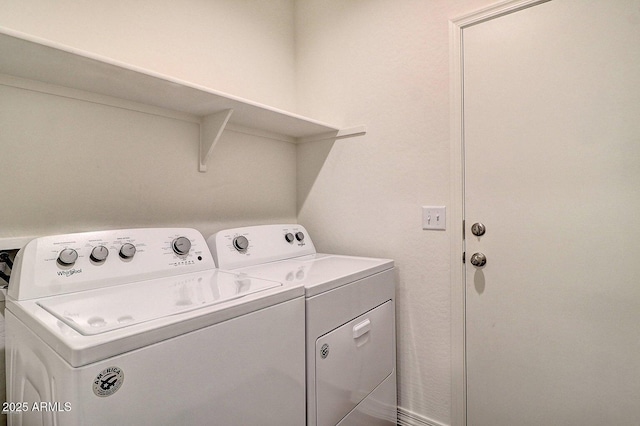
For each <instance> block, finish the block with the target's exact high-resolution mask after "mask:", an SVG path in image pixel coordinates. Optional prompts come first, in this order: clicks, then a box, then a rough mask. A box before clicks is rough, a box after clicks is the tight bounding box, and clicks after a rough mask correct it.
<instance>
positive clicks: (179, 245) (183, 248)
mask: <svg viewBox="0 0 640 426" xmlns="http://www.w3.org/2000/svg"><path fill="white" fill-rule="evenodd" d="M171 248H173V251H174V252H175V253H176V254H177V255H179V256H184V255H186V254H188V253H189V250H191V241H190V240H189V239H188V238H187V237H178V238H176V239H175V240H173V241H172V242H171Z"/></svg>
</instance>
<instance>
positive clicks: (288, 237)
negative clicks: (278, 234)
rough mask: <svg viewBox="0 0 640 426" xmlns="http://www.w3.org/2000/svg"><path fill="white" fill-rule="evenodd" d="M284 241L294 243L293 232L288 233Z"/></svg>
mask: <svg viewBox="0 0 640 426" xmlns="http://www.w3.org/2000/svg"><path fill="white" fill-rule="evenodd" d="M284 239H285V240H287V242H288V243H292V242H293V234H292V233H291V232H287V233H286V234H285V235H284Z"/></svg>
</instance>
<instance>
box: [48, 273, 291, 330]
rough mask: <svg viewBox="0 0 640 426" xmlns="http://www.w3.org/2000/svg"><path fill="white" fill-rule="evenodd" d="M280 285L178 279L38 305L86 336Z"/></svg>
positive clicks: (242, 279) (233, 277) (227, 278)
mask: <svg viewBox="0 0 640 426" xmlns="http://www.w3.org/2000/svg"><path fill="white" fill-rule="evenodd" d="M280 286H282V284H281V283H279V282H273V281H265V280H260V279H255V278H250V277H246V276H243V275H238V274H228V273H227V274H225V273H217V274H216V275H215V279H206V277H203V276H202V275H191V274H189V275H183V276H174V277H171V278H167V279H157V280H148V281H141V282H138V283H134V284H125V285H120V286H115V287H108V288H101V289H96V290H90V291H83V292H77V293H72V294H65V295H61V296H54V297H50V298H47V299H41V300H39V301H38V302H37V304H38V305H39V306H40V307H41V308H43V309H44V310H46V311H47V312H49V313H50V314H51V315H53V316H55V317H56V318H57V319H59V320H60V321H62V322H63V323H65V324H66V325H68V326H69V327H71V328H73V329H74V330H76V331H77V332H78V333H80V334H82V335H84V336H91V335H96V334H101V333H105V332H107V331H112V330H116V329H120V328H123V327H128V326H132V325H136V324H140V323H143V322H147V321H152V320H155V319H158V318H164V317H167V316H171V315H176V314H180V313H185V312H188V311H192V310H196V309H201V308H206V307H209V306H212V305H216V304H219V303H222V302H227V301H230V300H233V299H237V298H239V297H243V296H246V295H249V294H252V293H256V292H260V291H264V290H267V289H271V288H274V287H280Z"/></svg>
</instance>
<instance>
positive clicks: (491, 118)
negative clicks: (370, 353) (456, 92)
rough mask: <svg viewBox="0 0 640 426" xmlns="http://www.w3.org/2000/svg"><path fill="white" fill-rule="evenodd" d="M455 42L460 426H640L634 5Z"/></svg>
mask: <svg viewBox="0 0 640 426" xmlns="http://www.w3.org/2000/svg"><path fill="white" fill-rule="evenodd" d="M462 37H463V38H462V40H463V81H464V83H463V88H464V108H463V118H464V157H465V165H464V174H465V177H464V190H465V196H464V209H465V213H464V216H465V221H466V227H465V236H466V240H465V250H466V265H465V271H466V351H467V352H466V362H467V422H468V425H474V426H475V425H486V426H503V425H504V426H522V425H562V426H565V425H580V426H585V425H594V426H595V425H615V426H620V425H639V424H640V1H638V0H606V1H605V0H552V1H550V2H547V3H542V4H539V5H536V6H532V7H528V8H525V9H523V10H519V11H516V12H513V13H509V14H507V15H503V16H500V17H497V18H494V19H490V20H488V21H485V22H481V23H479V24H477V25H473V26H469V27H468V28H464V29H463V33H462ZM474 223H482V224H484V225H485V227H486V233H485V234H484V235H482V236H474V235H473V234H472V232H471V227H472V225H473V224H474ZM474 253H483V254H484V255H486V265H485V266H483V267H476V266H473V265H472V264H471V262H470V260H471V257H472V255H473V254H474Z"/></svg>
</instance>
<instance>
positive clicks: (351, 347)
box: [315, 301, 395, 426]
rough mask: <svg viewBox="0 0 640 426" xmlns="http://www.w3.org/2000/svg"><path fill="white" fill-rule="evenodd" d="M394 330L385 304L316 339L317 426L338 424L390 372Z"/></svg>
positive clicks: (390, 306)
mask: <svg viewBox="0 0 640 426" xmlns="http://www.w3.org/2000/svg"><path fill="white" fill-rule="evenodd" d="M393 328H394V309H393V302H392V301H387V302H385V303H383V304H382V305H380V306H378V307H377V308H374V309H372V310H370V311H368V312H366V313H364V314H363V315H360V316H359V317H357V318H355V319H353V320H351V321H349V322H348V323H346V324H344V325H342V326H340V327H338V328H336V329H335V330H333V331H330V332H329V333H327V334H325V335H324V336H321V337H320V338H318V340H316V357H315V361H316V410H317V411H316V412H317V424H318V426H325V425H335V424H337V423H338V422H339V421H340V420H341V419H342V418H343V417H344V416H346V415H347V414H348V413H349V412H350V411H351V410H352V409H353V408H354V407H355V406H356V405H358V403H360V401H362V400H363V399H364V398H365V397H367V395H369V394H370V393H371V392H372V391H373V390H374V389H375V388H376V387H377V386H378V385H379V384H380V383H382V381H383V380H384V379H385V378H386V377H388V376H389V375H390V374H391V373H392V372H393V369H394V348H395V345H394V344H393V342H394V330H393Z"/></svg>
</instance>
